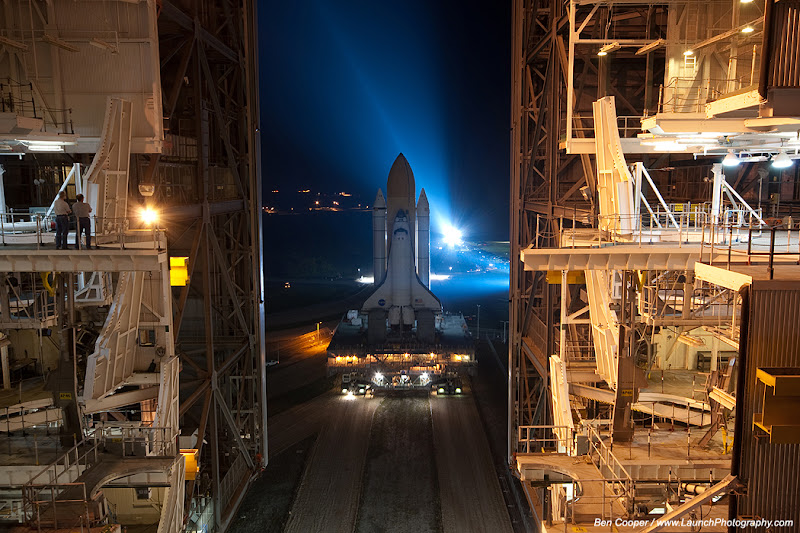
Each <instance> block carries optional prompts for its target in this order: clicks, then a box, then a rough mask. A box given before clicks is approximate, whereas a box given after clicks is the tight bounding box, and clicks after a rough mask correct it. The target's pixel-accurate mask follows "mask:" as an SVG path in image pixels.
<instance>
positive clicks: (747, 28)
mask: <svg viewBox="0 0 800 533" xmlns="http://www.w3.org/2000/svg"><path fill="white" fill-rule="evenodd" d="M754 31H756V29H755V28H754V27H752V26H745V27H744V28H742V33H753V32H754Z"/></svg>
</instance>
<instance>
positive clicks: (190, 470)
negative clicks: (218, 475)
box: [181, 449, 199, 481]
mask: <svg viewBox="0 0 800 533" xmlns="http://www.w3.org/2000/svg"><path fill="white" fill-rule="evenodd" d="M181 455H182V456H183V459H184V461H185V462H186V480H187V481H191V480H193V479H196V478H197V472H198V471H199V468H198V466H197V450H195V449H188V450H181Z"/></svg>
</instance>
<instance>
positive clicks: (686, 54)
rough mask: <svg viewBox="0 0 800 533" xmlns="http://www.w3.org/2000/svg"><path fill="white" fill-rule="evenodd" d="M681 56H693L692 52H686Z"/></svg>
mask: <svg viewBox="0 0 800 533" xmlns="http://www.w3.org/2000/svg"><path fill="white" fill-rule="evenodd" d="M683 55H685V56H693V55H694V50H686V51H685V52H684V53H683Z"/></svg>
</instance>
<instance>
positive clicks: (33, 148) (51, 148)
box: [26, 143, 64, 152]
mask: <svg viewBox="0 0 800 533" xmlns="http://www.w3.org/2000/svg"><path fill="white" fill-rule="evenodd" d="M26 148H27V149H28V151H29V152H63V151H64V146H63V145H52V144H35V143H32V144H29V145H28V146H26Z"/></svg>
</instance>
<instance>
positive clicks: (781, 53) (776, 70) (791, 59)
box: [767, 0, 800, 87]
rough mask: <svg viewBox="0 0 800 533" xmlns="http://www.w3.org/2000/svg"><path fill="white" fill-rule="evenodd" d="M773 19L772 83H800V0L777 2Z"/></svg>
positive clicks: (771, 27)
mask: <svg viewBox="0 0 800 533" xmlns="http://www.w3.org/2000/svg"><path fill="white" fill-rule="evenodd" d="M767 1H770V2H771V1H772V0H767ZM770 19H771V20H770V33H771V42H772V54H771V59H770V69H769V70H770V71H769V84H770V86H771V87H800V1H798V0H782V1H780V2H776V3H775V4H773V6H772V13H771V16H770Z"/></svg>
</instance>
